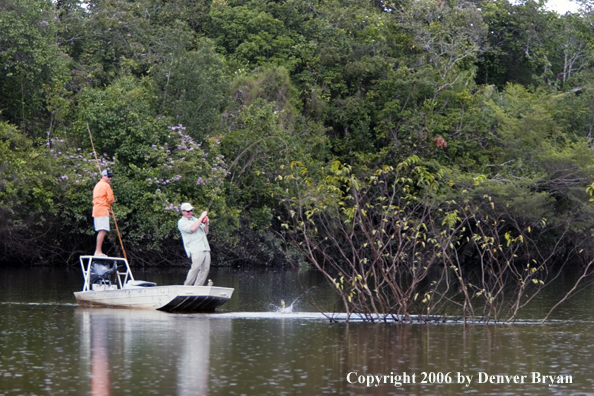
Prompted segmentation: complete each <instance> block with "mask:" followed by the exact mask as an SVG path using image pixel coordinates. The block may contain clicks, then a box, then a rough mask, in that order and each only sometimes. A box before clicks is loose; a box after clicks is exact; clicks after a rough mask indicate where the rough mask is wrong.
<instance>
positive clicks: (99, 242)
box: [94, 230, 107, 256]
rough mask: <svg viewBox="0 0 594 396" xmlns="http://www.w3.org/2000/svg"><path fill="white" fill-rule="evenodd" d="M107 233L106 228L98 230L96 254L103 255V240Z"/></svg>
mask: <svg viewBox="0 0 594 396" xmlns="http://www.w3.org/2000/svg"><path fill="white" fill-rule="evenodd" d="M105 234H107V231H105V230H101V231H99V232H97V246H96V247H95V254H94V255H95V256H101V255H103V252H102V251H101V248H102V247H103V240H104V239H105Z"/></svg>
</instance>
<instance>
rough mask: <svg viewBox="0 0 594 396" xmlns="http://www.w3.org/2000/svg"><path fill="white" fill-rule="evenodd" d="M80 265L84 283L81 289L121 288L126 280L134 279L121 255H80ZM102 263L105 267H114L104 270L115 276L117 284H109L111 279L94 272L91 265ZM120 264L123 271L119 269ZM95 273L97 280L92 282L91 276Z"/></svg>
mask: <svg viewBox="0 0 594 396" xmlns="http://www.w3.org/2000/svg"><path fill="white" fill-rule="evenodd" d="M79 260H80V266H81V269H82V272H83V277H84V284H83V290H82V291H84V292H85V291H93V290H95V291H97V290H111V289H122V288H123V287H124V285H126V283H127V282H128V281H134V276H133V275H132V271H131V270H130V265H128V260H126V259H125V258H122V257H104V256H80V258H79ZM95 264H97V265H103V266H107V267H110V266H111V267H112V268H113V267H114V266H115V271H111V270H110V271H106V274H108V278H110V276H109V275H111V274H112V273H114V274H115V277H116V278H117V285H112V284H111V279H105V277H102V276H101V275H99V274H97V273H96V271H95V272H94V268H93V266H94V265H95ZM120 265H122V267H123V269H124V270H123V271H120ZM93 275H95V276H97V278H98V281H97V282H92V276H93Z"/></svg>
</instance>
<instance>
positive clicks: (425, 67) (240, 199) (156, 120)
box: [0, 0, 594, 298]
mask: <svg viewBox="0 0 594 396" xmlns="http://www.w3.org/2000/svg"><path fill="white" fill-rule="evenodd" d="M544 5H545V3H544V1H521V2H519V3H518V4H516V3H515V2H514V3H512V2H509V1H506V0H497V1H492V0H475V1H454V0H450V1H447V0H402V1H398V0H397V1H383V0H365V1H362V0H277V1H271V0H251V1H249V0H242V1H240V0H179V1H164V0H138V1H130V0H128V1H125V0H102V1H88V2H85V3H80V2H78V1H75V0H58V1H55V2H52V1H50V0H7V1H3V2H1V3H0V92H1V93H2V94H1V95H0V111H1V113H0V169H1V173H0V248H1V256H0V260H1V261H2V262H3V263H17V262H21V263H31V262H34V263H55V262H62V263H63V262H69V263H73V262H76V260H77V257H78V255H79V254H81V253H89V252H91V251H92V249H93V244H94V232H93V229H92V221H91V193H92V189H93V186H94V184H95V183H96V182H97V180H98V176H97V175H98V169H97V164H96V162H95V156H94V153H93V148H92V145H91V136H92V139H93V143H94V146H95V148H96V151H97V153H98V156H99V158H100V162H101V166H103V167H105V166H108V167H110V168H111V169H112V170H113V171H114V173H115V177H114V179H113V183H112V187H113V189H114V192H115V195H116V199H117V202H116V204H115V205H114V211H115V215H116V218H117V221H118V226H119V230H120V232H121V234H122V239H123V241H124V243H125V246H126V250H127V252H128V255H129V257H131V261H132V263H133V264H134V262H136V264H146V265H161V264H165V265H166V264H167V263H170V262H172V261H175V260H178V259H180V258H181V257H182V255H183V249H181V243H180V241H179V235H178V231H177V228H176V222H177V219H178V218H179V216H180V213H179V212H178V210H179V209H178V207H179V204H180V203H181V202H182V201H190V202H192V204H193V205H194V206H196V207H197V208H208V209H209V210H210V218H211V220H212V227H211V228H212V232H211V234H210V240H211V244H212V247H213V250H214V254H213V257H214V259H215V261H216V262H218V263H219V264H220V265H227V264H230V263H237V262H242V263H257V264H262V265H273V264H278V263H285V262H310V263H311V262H313V263H314V264H316V263H317V264H319V265H320V266H322V267H324V266H328V265H330V264H331V262H332V263H333V265H335V266H336V268H337V269H338V270H339V271H340V269H341V268H344V267H345V265H352V266H359V265H361V271H362V272H361V271H360V272H361V273H359V272H357V273H356V274H354V275H352V277H351V278H352V279H355V278H356V276H357V275H360V276H362V277H365V276H367V275H368V268H367V267H365V265H370V266H371V267H373V265H372V264H369V263H368V264H365V263H363V264H361V263H362V261H361V260H363V259H364V258H367V260H371V261H373V260H376V261H377V262H378V263H381V262H383V264H382V265H384V266H385V265H388V264H389V263H394V262H396V261H399V262H406V260H412V261H411V263H412V264H410V263H409V264H410V265H413V267H414V265H415V264H414V262H415V260H416V259H415V258H414V257H413V256H414V255H415V254H418V257H422V260H425V261H426V260H427V259H428V257H433V258H434V259H435V260H436V261H437V262H442V263H443V260H444V257H448V260H453V257H456V259H455V260H456V262H457V263H459V264H460V265H462V264H464V263H471V262H475V261H476V260H477V259H484V258H485V252H486V251H487V252H490V253H489V254H490V255H495V256H496V255H500V256H501V257H495V256H494V257H493V260H494V262H500V261H501V260H502V259H505V260H509V259H515V261H522V260H523V261H522V262H521V264H518V265H521V266H525V265H526V263H527V262H530V260H533V261H535V262H538V263H537V264H534V265H537V266H538V265H541V264H542V263H543V262H545V261H547V260H548V262H551V261H552V260H553V259H554V261H556V262H558V261H559V260H560V261H562V262H563V261H564V260H568V259H569V258H571V259H572V260H574V259H575V260H577V261H579V262H583V263H587V262H589V258H590V257H591V256H593V255H594V249H593V246H592V244H591V243H590V242H591V239H590V238H591V229H592V225H593V222H594V206H593V204H592V202H591V201H590V200H589V198H590V195H589V194H588V193H589V192H592V190H593V187H594V185H590V183H592V181H594V156H593V155H592V154H593V150H592V138H593V136H592V133H593V130H592V126H593V122H594V83H593V81H594V78H593V77H594V68H593V66H594V62H593V61H594V1H582V4H581V5H582V8H581V11H580V13H579V14H567V15H558V14H557V13H555V12H550V11H547V10H546V8H545V7H544ZM89 132H91V134H89ZM588 186H590V187H588ZM481 221H482V223H481ZM364 223H365V224H364ZM480 224H484V225H485V227H487V228H488V229H482V228H481V226H480ZM413 229H414V230H415V232H414V233H413V234H412V235H409V234H408V233H409V232H410V230H413ZM376 233H377V235H378V237H379V236H382V235H387V236H388V238H387V239H386V240H384V241H381V240H380V239H377V238H376ZM480 233H482V234H480ZM394 236H397V238H396V239H399V238H400V239H402V240H401V241H400V245H398V247H397V246H396V245H394V241H395V239H394ZM398 236H399V237H398ZM110 238H112V239H111V249H112V251H111V253H112V254H117V253H118V249H119V247H118V243H117V237H116V235H115V233H111V235H110ZM407 238H408V240H407ZM429 240H431V241H432V242H429ZM411 241H413V242H411ZM431 244H433V245H434V246H433V247H430V245H431ZM421 245H422V246H423V249H425V251H424V250H423V249H417V250H416V251H415V249H416V248H418V246H421ZM514 246H516V247H515V248H514ZM512 248H514V249H516V250H514V251H513V252H512V250H511V249H512ZM386 249H387V250H386ZM427 249H434V250H436V251H431V252H429V251H427ZM404 256H406V257H408V258H406V259H405V260H403V257H404ZM508 256H509V257H508ZM382 257H383V258H382ZM580 257H581V259H579V258H580ZM539 258H540V259H539ZM575 260H574V262H575ZM386 263H388V264H386ZM317 264H316V265H317ZM409 264H406V265H409ZM403 265H404V264H403ZM450 265H454V264H452V263H450ZM371 267H369V268H371ZM366 268H367V269H366ZM428 271H430V270H428ZM529 272H530V271H529ZM536 273H537V274H538V273H539V272H536ZM365 274H367V275H365ZM351 278H349V279H351ZM333 279H334V281H337V279H338V278H333ZM352 279H351V280H352ZM529 280H531V281H533V280H536V281H537V282H538V279H534V278H531V279H529ZM351 283H352V282H351ZM351 297H352V296H346V297H345V298H351Z"/></svg>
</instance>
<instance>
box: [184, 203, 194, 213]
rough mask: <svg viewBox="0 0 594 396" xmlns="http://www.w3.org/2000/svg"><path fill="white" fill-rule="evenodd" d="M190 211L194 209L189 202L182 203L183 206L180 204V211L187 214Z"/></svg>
mask: <svg viewBox="0 0 594 396" xmlns="http://www.w3.org/2000/svg"><path fill="white" fill-rule="evenodd" d="M192 209H194V207H193V206H192V205H190V203H189V202H184V203H183V204H181V210H185V211H186V212H187V211H190V210H192Z"/></svg>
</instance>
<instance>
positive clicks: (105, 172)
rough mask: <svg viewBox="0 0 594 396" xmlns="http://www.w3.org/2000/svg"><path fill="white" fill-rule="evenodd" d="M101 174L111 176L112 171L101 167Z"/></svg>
mask: <svg viewBox="0 0 594 396" xmlns="http://www.w3.org/2000/svg"><path fill="white" fill-rule="evenodd" d="M101 176H109V177H112V176H113V172H112V171H111V169H103V170H102V171H101Z"/></svg>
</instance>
